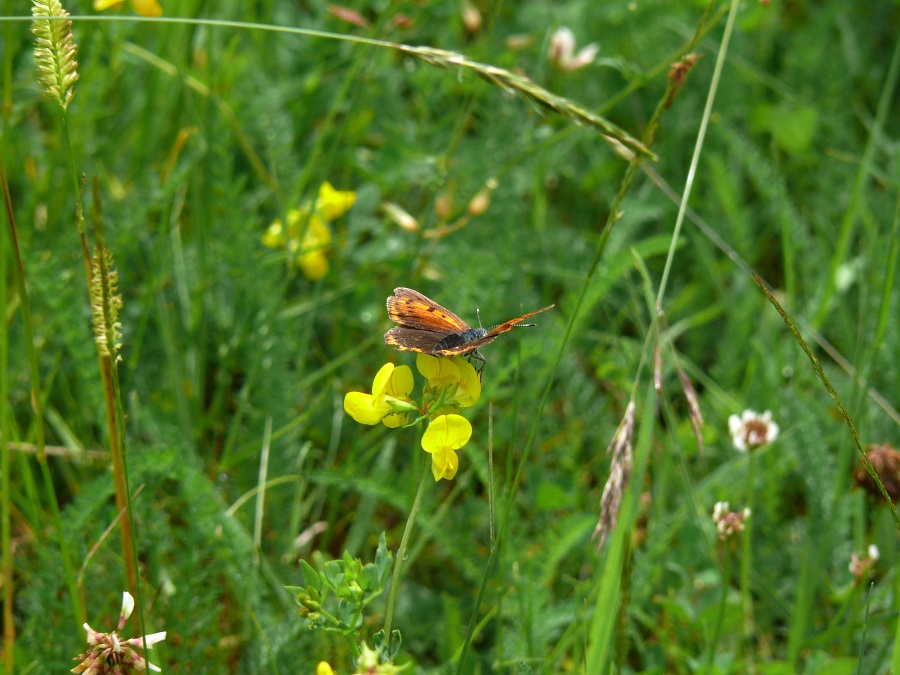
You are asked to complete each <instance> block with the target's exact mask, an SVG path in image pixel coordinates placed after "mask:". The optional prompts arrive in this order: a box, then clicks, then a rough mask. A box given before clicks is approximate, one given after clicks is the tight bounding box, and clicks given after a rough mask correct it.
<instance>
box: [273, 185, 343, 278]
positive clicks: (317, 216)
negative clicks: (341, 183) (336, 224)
mask: <svg viewBox="0 0 900 675" xmlns="http://www.w3.org/2000/svg"><path fill="white" fill-rule="evenodd" d="M355 202H356V193H355V192H350V191H346V192H342V191H339V190H335V189H334V188H333V187H332V186H331V184H330V183H328V182H327V181H326V182H324V183H322V185H321V187H319V196H318V197H317V198H316V202H315V204H312V205H310V204H309V203H306V204H302V205H301V206H300V208H298V209H292V210H290V211H288V213H287V227H285V226H284V224H283V223H282V222H281V219H276V220H274V221H273V222H272V224H271V225H269V228H268V229H267V230H266V233H265V234H264V235H263V238H262V241H263V245H265V246H268V247H269V248H286V249H287V250H288V251H290V252H291V253H293V254H294V262H295V263H296V264H297V265H298V266H299V267H300V270H301V271H302V272H303V274H304V276H305V277H306V278H307V279H309V280H310V281H319V280H320V279H322V278H324V277H325V275H326V274H328V252H329V250H331V246H330V244H331V230H330V229H329V228H328V223H330V222H331V221H332V220H335V219H337V218H340V217H341V216H342V215H344V214H345V213H346V212H347V211H348V210H349V209H350V207H352V206H353V204H354V203H355ZM301 238H302V241H301Z"/></svg>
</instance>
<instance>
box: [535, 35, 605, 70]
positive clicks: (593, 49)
mask: <svg viewBox="0 0 900 675" xmlns="http://www.w3.org/2000/svg"><path fill="white" fill-rule="evenodd" d="M599 51H600V45H598V44H597V43H595V42H592V43H591V44H589V45H588V46H587V47H584V48H582V49H581V50H580V51H579V52H578V53H577V54H576V53H575V34H574V33H573V32H572V31H571V30H569V29H568V28H566V27H565V26H563V27H560V28H557V29H556V30H555V31H554V32H553V34H552V35H551V36H550V46H549V48H548V49H547V59H548V60H549V61H550V63H551V64H552V65H554V66H556V67H557V68H559V69H560V70H563V71H566V72H569V73H571V72H574V71H576V70H579V69H581V68H584V67H585V66H587V65H590V64H591V63H593V61H594V59H595V58H596V56H597V53H598V52H599Z"/></svg>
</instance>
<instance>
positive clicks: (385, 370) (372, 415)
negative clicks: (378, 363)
mask: <svg viewBox="0 0 900 675" xmlns="http://www.w3.org/2000/svg"><path fill="white" fill-rule="evenodd" d="M413 384H414V383H413V374H412V370H410V369H409V366H399V367H396V368H395V367H394V364H393V363H386V364H384V365H383V366H382V367H381V370H379V371H378V374H377V375H375V381H374V382H373V383H372V393H371V394H364V393H363V392H361V391H351V392H350V393H348V394H347V395H346V396H344V410H345V411H346V412H347V414H348V415H350V417H352V418H353V419H355V420H356V421H357V422H359V423H360V424H378V423H379V422H384V426H386V427H391V428H394V427H399V426H401V425H403V424H406V422H407V420H408V417H409V412H412V411H415V410H416V407H415V406H414V405H413V404H412V403H411V401H410V398H409V392H411V391H412V389H413ZM398 408H399V409H400V412H397V409H398Z"/></svg>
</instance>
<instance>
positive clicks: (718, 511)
mask: <svg viewBox="0 0 900 675" xmlns="http://www.w3.org/2000/svg"><path fill="white" fill-rule="evenodd" d="M712 517H713V522H714V523H715V524H716V531H717V532H718V533H719V539H721V540H722V541H725V540H726V539H728V538H729V537H730V536H731V535H733V534H736V533H737V532H741V531H742V530H743V529H744V521H745V520H746V519H747V518H749V517H750V509H748V508H744V509H742V510H740V511H732V510H731V508H730V507H729V506H728V502H716V505H715V506H714V507H713V515H712Z"/></svg>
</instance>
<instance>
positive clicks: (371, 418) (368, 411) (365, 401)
mask: <svg viewBox="0 0 900 675" xmlns="http://www.w3.org/2000/svg"><path fill="white" fill-rule="evenodd" d="M344 411H345V412H346V413H347V414H348V415H350V417H352V418H353V419H355V420H356V421H357V422H359V423H360V424H378V423H379V422H381V420H382V419H383V418H384V416H385V415H387V414H388V413H389V412H390V411H391V408H390V406H388V405H387V404H386V403H384V401H383V400H382V402H381V405H377V401H376V399H375V398H374V397H373V396H372V395H371V394H364V393H363V392H361V391H351V392H349V393H348V394H347V395H346V396H344Z"/></svg>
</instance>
